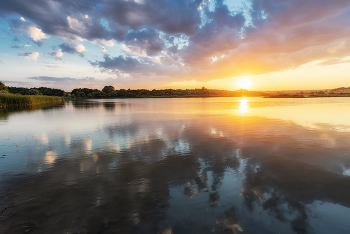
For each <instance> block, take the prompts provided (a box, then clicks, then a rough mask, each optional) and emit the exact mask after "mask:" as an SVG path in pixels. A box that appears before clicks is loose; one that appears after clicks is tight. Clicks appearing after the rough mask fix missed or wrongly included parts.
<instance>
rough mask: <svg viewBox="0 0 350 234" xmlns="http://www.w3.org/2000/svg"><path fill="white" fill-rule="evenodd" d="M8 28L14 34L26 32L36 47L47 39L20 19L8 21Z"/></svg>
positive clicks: (38, 29)
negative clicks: (20, 31)
mask: <svg viewBox="0 0 350 234" xmlns="http://www.w3.org/2000/svg"><path fill="white" fill-rule="evenodd" d="M10 27H11V29H12V30H13V31H15V32H16V31H18V30H22V31H24V32H26V33H27V34H28V35H29V36H30V37H31V38H32V39H33V41H34V42H35V43H37V44H38V45H41V44H42V43H43V42H42V41H43V40H45V39H47V38H48V37H47V36H46V34H45V33H43V32H42V30H41V29H40V28H38V27H37V26H35V25H33V24H31V23H29V22H27V21H25V20H24V21H23V20H22V19H12V20H10Z"/></svg>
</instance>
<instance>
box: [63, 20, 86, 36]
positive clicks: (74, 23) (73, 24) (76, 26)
mask: <svg viewBox="0 0 350 234" xmlns="http://www.w3.org/2000/svg"><path fill="white" fill-rule="evenodd" d="M67 20H68V24H69V27H70V28H71V29H73V30H74V31H77V32H80V33H81V32H84V31H85V30H86V27H85V26H84V23H83V22H79V20H77V19H74V18H72V17H70V16H67Z"/></svg>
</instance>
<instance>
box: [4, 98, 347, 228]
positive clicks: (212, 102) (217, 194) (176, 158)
mask: <svg viewBox="0 0 350 234" xmlns="http://www.w3.org/2000/svg"><path fill="white" fill-rule="evenodd" d="M349 142H350V98H314V99H264V98H189V99H185V98H180V99H175V98H174V99H108V100H86V101H81V102H67V103H65V104H63V105H60V106H56V107H54V108H48V109H44V110H24V111H19V112H18V111H14V112H11V111H6V112H4V111H0V216H1V217H0V233H25V232H27V231H30V233H165V234H170V233H174V234H175V233H227V232H228V233H230V232H231V233H349V232H350V223H349V220H350V195H349V194H350V156H349V154H350V143H349Z"/></svg>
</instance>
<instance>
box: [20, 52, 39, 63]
mask: <svg viewBox="0 0 350 234" xmlns="http://www.w3.org/2000/svg"><path fill="white" fill-rule="evenodd" d="M18 56H20V57H25V58H27V59H29V60H34V61H37V58H38V57H39V53H38V52H33V53H24V54H18Z"/></svg>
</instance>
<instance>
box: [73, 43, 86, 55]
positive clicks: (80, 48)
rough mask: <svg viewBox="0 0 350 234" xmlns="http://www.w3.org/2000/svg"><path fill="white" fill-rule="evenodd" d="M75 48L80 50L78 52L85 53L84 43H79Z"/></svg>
mask: <svg viewBox="0 0 350 234" xmlns="http://www.w3.org/2000/svg"><path fill="white" fill-rule="evenodd" d="M75 50H76V51H77V52H78V53H84V52H85V51H86V50H85V47H84V46H83V45H77V46H76V47H75Z"/></svg>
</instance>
